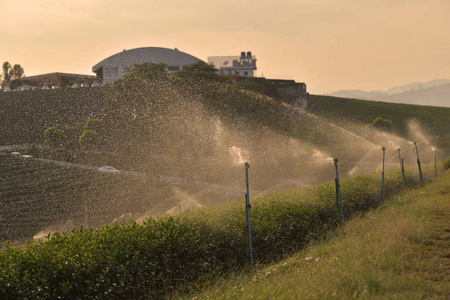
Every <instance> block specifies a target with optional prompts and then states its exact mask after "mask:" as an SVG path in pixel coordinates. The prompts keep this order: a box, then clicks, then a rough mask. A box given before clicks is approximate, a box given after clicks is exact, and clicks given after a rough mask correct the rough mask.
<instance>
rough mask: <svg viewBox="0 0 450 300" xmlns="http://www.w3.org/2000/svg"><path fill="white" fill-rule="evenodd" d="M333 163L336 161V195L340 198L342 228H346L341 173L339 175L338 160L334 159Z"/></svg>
mask: <svg viewBox="0 0 450 300" xmlns="http://www.w3.org/2000/svg"><path fill="white" fill-rule="evenodd" d="M333 161H334V166H335V168H336V193H337V195H338V197H339V206H340V210H341V218H342V227H345V221H344V208H343V207H342V197H341V186H340V184H339V173H338V167H337V163H338V159H337V158H334V159H333Z"/></svg>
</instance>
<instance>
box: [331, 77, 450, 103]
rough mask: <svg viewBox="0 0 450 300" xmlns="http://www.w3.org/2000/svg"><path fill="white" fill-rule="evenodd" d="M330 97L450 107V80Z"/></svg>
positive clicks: (346, 93) (351, 92) (335, 93)
mask: <svg viewBox="0 0 450 300" xmlns="http://www.w3.org/2000/svg"><path fill="white" fill-rule="evenodd" d="M328 96H334V97H344V98H353V99H366V100H376V101H383V102H393V103H406V104H416V105H429V106H444V107H450V80H448V79H438V80H433V81H429V82H424V83H420V82H418V83H411V84H408V85H404V86H399V87H393V88H390V89H388V90H385V91H369V92H367V91H362V90H342V91H337V92H333V93H330V94H328Z"/></svg>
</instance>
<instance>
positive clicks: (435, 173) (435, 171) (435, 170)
mask: <svg viewBox="0 0 450 300" xmlns="http://www.w3.org/2000/svg"><path fill="white" fill-rule="evenodd" d="M436 175H437V168H436V148H434V177H436Z"/></svg>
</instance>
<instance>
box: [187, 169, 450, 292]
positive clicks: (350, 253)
mask: <svg viewBox="0 0 450 300" xmlns="http://www.w3.org/2000/svg"><path fill="white" fill-rule="evenodd" d="M449 249H450V172H449V171H447V172H446V173H445V174H444V175H443V176H440V177H438V178H436V179H435V180H432V181H431V182H430V183H429V184H428V185H427V186H425V187H424V188H421V189H416V190H410V191H408V192H407V193H403V194H401V195H398V196H395V197H394V198H392V199H391V200H390V201H389V202H388V203H387V205H386V206H385V207H384V208H379V209H376V210H373V211H371V212H369V213H366V214H364V215H361V216H358V217H356V218H354V219H353V220H351V221H349V222H348V223H347V225H346V227H345V229H344V230H342V229H340V230H337V231H336V232H333V233H332V234H330V235H329V236H328V237H327V238H324V239H322V240H321V241H315V242H314V243H312V244H310V246H309V247H307V248H306V249H304V250H302V251H301V252H299V253H297V254H295V255H293V256H292V257H289V258H286V259H285V260H282V261H280V262H278V263H275V264H272V265H269V266H259V267H258V268H257V270H256V271H255V272H243V273H238V274H235V275H227V276H224V277H223V278H222V279H221V280H218V281H216V282H215V283H213V284H211V285H209V286H207V287H205V286H199V287H198V288H201V289H203V291H202V292H201V293H192V294H191V295H190V296H188V297H186V298H190V299H350V298H358V299H424V298H433V299H434V298H436V299H447V298H448V297H449V296H450V280H449V275H450V263H449V260H448V258H449V257H450V252H449Z"/></svg>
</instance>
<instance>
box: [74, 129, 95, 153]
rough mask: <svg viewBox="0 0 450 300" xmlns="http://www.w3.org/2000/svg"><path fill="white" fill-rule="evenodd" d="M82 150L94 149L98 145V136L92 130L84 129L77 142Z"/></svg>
mask: <svg viewBox="0 0 450 300" xmlns="http://www.w3.org/2000/svg"><path fill="white" fill-rule="evenodd" d="M78 143H79V144H80V146H81V148H82V149H86V150H87V149H94V148H95V147H97V146H98V144H99V143H100V136H99V135H98V133H97V132H95V131H94V130H90V129H86V130H85V131H83V133H82V134H81V136H80V139H79V140H78Z"/></svg>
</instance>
